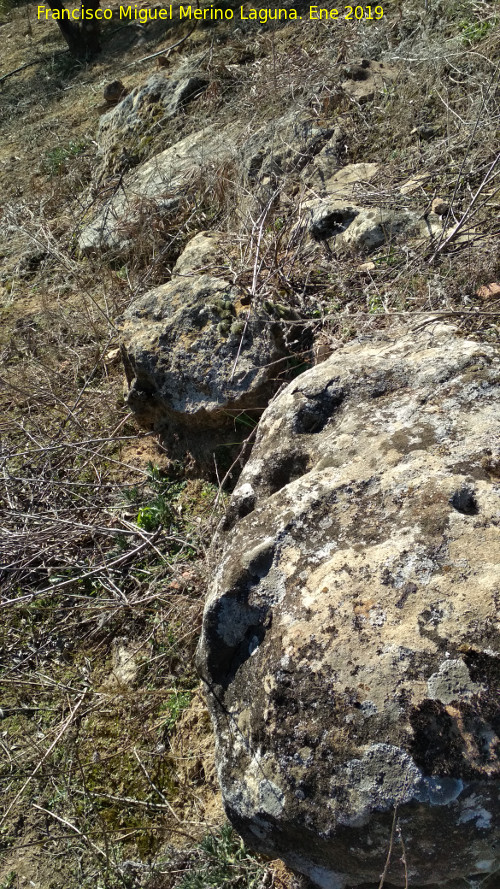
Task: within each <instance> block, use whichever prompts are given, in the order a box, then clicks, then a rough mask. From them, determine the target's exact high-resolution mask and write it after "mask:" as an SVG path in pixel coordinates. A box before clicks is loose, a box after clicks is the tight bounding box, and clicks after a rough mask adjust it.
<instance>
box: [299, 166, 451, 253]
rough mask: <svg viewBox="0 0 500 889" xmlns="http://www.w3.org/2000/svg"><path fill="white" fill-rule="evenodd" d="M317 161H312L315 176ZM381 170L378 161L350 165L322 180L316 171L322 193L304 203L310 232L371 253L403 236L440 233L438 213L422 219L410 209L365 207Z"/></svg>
mask: <svg viewBox="0 0 500 889" xmlns="http://www.w3.org/2000/svg"><path fill="white" fill-rule="evenodd" d="M316 160H317V159H315V161H314V162H313V164H311V168H313V175H314V163H316ZM378 170H379V167H378V164H371V163H366V164H363V163H361V164H348V165H347V166H346V167H342V168H341V169H339V170H337V171H336V172H335V173H334V174H333V175H331V176H329V177H327V178H325V179H324V180H323V181H322V182H320V181H319V180H318V175H319V168H318V170H316V174H315V175H316V181H317V184H319V186H320V188H321V190H322V192H323V196H322V197H321V198H315V199H313V200H310V201H306V202H305V203H304V204H303V210H304V211H305V213H306V218H307V224H308V228H309V232H310V234H311V235H312V237H313V238H314V239H315V240H318V241H319V240H330V238H335V239H336V244H337V246H339V247H342V246H345V247H350V248H354V249H356V250H361V251H364V252H366V253H369V252H370V251H371V250H376V249H377V248H378V247H381V246H382V245H383V244H385V243H386V242H387V241H390V240H393V239H394V238H397V237H399V236H401V235H405V236H406V237H415V238H433V237H435V236H436V235H439V234H441V232H442V225H441V224H440V221H439V219H438V217H437V215H436V214H435V213H430V214H429V215H428V216H427V217H426V218H423V217H422V216H421V214H419V213H415V212H413V211H410V210H407V209H401V210H391V209H389V210H387V209H383V208H380V207H377V206H373V205H372V206H364V202H366V200H367V199H366V197H365V195H367V193H368V195H369V191H370V188H371V189H372V190H373V187H372V186H370V183H371V181H372V180H373V179H374V177H375V176H376V174H377V173H378ZM305 172H307V169H306V171H305ZM320 179H321V176H320Z"/></svg>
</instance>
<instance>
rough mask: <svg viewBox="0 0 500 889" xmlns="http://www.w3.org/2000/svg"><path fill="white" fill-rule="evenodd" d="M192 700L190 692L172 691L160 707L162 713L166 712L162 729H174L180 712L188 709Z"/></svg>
mask: <svg viewBox="0 0 500 889" xmlns="http://www.w3.org/2000/svg"><path fill="white" fill-rule="evenodd" d="M191 699H192V694H191V692H190V691H174V692H173V694H171V695H170V697H169V698H167V700H166V701H165V704H163V705H162V708H161V709H162V710H163V712H166V714H167V715H166V719H165V722H164V727H165V728H166V729H168V730H169V731H172V729H173V728H174V727H175V724H176V722H177V720H178V719H179V716H180V715H181V713H182V711H183V710H185V709H186V708H187V707H189V705H190V703H191Z"/></svg>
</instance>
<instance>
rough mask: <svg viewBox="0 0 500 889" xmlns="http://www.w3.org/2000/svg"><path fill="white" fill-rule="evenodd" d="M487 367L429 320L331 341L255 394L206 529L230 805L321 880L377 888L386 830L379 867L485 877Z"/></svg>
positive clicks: (488, 819)
mask: <svg viewBox="0 0 500 889" xmlns="http://www.w3.org/2000/svg"><path fill="white" fill-rule="evenodd" d="M499 380H500V361H499V357H498V352H497V351H495V349H494V348H493V347H490V346H484V345H482V344H480V343H477V342H472V341H467V340H463V339H460V338H459V337H457V336H456V334H455V332H454V330H453V329H452V328H450V327H448V326H444V325H441V324H439V323H437V322H436V323H433V324H430V325H427V326H424V327H423V328H418V327H416V328H415V329H413V330H411V332H410V333H409V334H408V335H407V336H404V337H402V338H400V339H399V340H397V341H396V342H395V343H393V342H391V341H389V340H388V339H375V340H373V341H368V342H366V341H360V342H356V343H353V344H350V345H348V346H346V347H344V348H343V349H341V350H340V351H339V352H338V353H337V354H335V355H333V356H332V357H331V358H329V359H328V360H326V361H325V362H323V363H322V364H320V365H319V366H317V367H315V368H314V369H312V370H310V371H308V372H306V373H305V374H303V375H302V376H300V377H299V378H298V379H296V380H295V381H294V382H293V383H291V384H290V385H289V386H288V387H287V388H286V389H285V390H284V392H283V393H281V394H280V395H279V396H278V397H277V398H276V399H275V400H274V401H273V402H272V403H271V404H270V406H269V407H268V408H267V410H266V411H265V413H264V414H263V416H262V419H261V421H260V426H259V431H258V434H257V440H256V443H255V446H254V449H253V451H252V455H251V457H250V460H249V462H248V463H247V466H246V467H245V469H244V471H243V474H242V476H241V479H240V482H239V484H238V487H237V489H236V490H235V492H234V495H233V498H232V501H231V504H230V507H229V511H228V514H227V518H226V524H225V528H224V530H223V531H222V532H220V534H219V537H218V540H217V543H216V545H215V547H214V552H215V551H217V552H219V564H218V568H217V571H216V574H215V577H214V580H213V583H212V586H211V589H210V591H209V596H208V600H207V604H206V609H205V615H204V621H203V633H202V639H201V643H200V647H199V651H198V664H199V669H200V673H201V675H202V677H203V679H204V680H205V683H206V688H207V695H208V700H209V704H210V708H211V713H212V717H213V720H214V724H215V729H216V736H217V765H218V773H219V779H220V783H221V788H222V793H223V798H224V802H225V808H226V812H227V814H228V816H229V818H230V819H231V821H232V822H233V824H234V825H235V826H236V828H237V830H238V831H239V832H240V833H241V834H242V836H243V837H244V838H245V840H246V841H247V842H248V843H249V844H250V845H251V846H252V847H254V848H257V849H259V850H261V851H262V852H264V853H265V854H268V855H270V856H272V857H281V858H283V859H284V860H285V862H286V863H287V864H288V865H289V866H290V867H292V868H293V869H295V870H296V871H299V872H301V873H303V874H306V875H307V876H308V877H309V878H310V879H311V880H312V882H313V884H314V885H316V886H319V887H322V889H343V887H346V886H349V887H354V886H361V885H362V886H363V889H369V887H370V889H371V887H374V889H376V887H378V885H379V881H380V875H381V874H382V872H383V871H384V867H385V865H386V861H387V858H388V854H389V848H390V837H391V832H392V831H394V830H395V833H394V848H393V851H392V856H390V862H389V864H388V868H387V873H386V878H385V885H388V886H392V887H395V886H404V885H408V886H410V887H411V889H418V887H424V886H429V887H433V889H438V887H439V889H444V887H446V889H463V887H464V886H472V885H474V886H476V885H478V881H481V885H482V886H487V887H488V889H493V887H494V886H496V885H498V883H497V882H495V880H497V879H498V877H495V876H493V875H494V874H496V873H497V872H498V870H499V869H500V851H499V841H500V833H499V826H500V802H499V800H500V795H499V790H500V781H499V777H500V761H499V760H500V740H499V735H500V707H499V700H498V685H499V678H500V657H499V648H498V643H499V626H498V613H497V609H498V607H499V596H500V590H499V575H498V556H499V550H500V539H499V531H498V476H497V475H495V473H494V471H493V470H492V466H496V465H497V463H498V462H499V460H498V456H497V455H493V454H492V449H493V448H494V447H495V446H496V445H498V441H499V432H500V410H499V406H500V405H499V402H500V394H499V388H498V382H499ZM394 819H396V820H394ZM403 843H404V851H403V852H402V849H403V845H402V844H403ZM468 880H470V882H468Z"/></svg>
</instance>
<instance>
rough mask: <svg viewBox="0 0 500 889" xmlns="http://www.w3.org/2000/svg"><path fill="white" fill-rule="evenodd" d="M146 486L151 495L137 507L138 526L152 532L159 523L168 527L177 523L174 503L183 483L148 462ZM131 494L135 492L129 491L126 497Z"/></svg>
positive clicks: (182, 487)
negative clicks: (173, 479)
mask: <svg viewBox="0 0 500 889" xmlns="http://www.w3.org/2000/svg"><path fill="white" fill-rule="evenodd" d="M147 487H148V489H149V490H150V491H151V494H152V497H151V499H149V500H148V502H147V503H145V504H143V505H142V506H141V507H140V508H139V511H138V513H137V519H136V521H137V524H138V525H139V528H142V529H143V530H144V531H148V532H152V531H156V530H157V528H159V527H160V525H162V526H164V527H168V528H172V527H175V526H176V525H179V521H180V519H179V515H178V514H177V513H176V510H175V505H176V502H177V500H178V498H179V496H180V494H181V493H182V491H183V489H184V487H185V483H184V482H179V481H172V479H170V478H169V477H168V476H165V475H163V474H162V472H161V471H160V470H159V469H158V467H157V466H154V465H153V464H152V463H148V483H147ZM131 494H133V496H135V492H132V491H129V492H128V494H127V495H126V496H127V499H129V500H130V498H131ZM132 502H133V501H132Z"/></svg>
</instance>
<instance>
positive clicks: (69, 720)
mask: <svg viewBox="0 0 500 889" xmlns="http://www.w3.org/2000/svg"><path fill="white" fill-rule="evenodd" d="M85 695H86V692H84V693H83V695H81V697H80V698H79V700H78V701H77V702H76V704H75V707H74V709H73V710H72V711H71V713H70V714H69V716H68V717H67V719H65V721H64V723H63V726H62V728H61V730H60V731H59V732H58V733H57V735H56V737H55V738H54V740H53V741H52V744H51V745H50V747H49V748H48V750H46V751H45V753H44V754H43V756H42V758H41V759H40V760H39V761H38V764H37V765H36V766H35V768H34V769H33V771H32V773H31V775H30V776H29V777H28V778H26V781H25V782H24V784H23V786H22V787H21V789H20V790H19V791H18V792H17V793H16V795H15V797H14V799H13V800H12V802H11V804H10V805H9V806H8V807H7V809H6V811H5V812H4V814H3V815H2V818H1V819H0V826H1V825H2V824H3V823H4V821H5V819H6V818H7V815H8V814H9V812H10V811H11V809H12V808H13V807H14V806H15V804H16V803H17V801H18V800H19V799H20V798H21V796H22V795H23V793H24V791H25V790H26V788H27V786H28V784H29V783H30V781H31V780H32V779H33V778H34V777H35V775H36V774H37V772H38V770H39V769H40V768H41V766H42V765H43V763H44V762H45V760H46V759H47V757H48V756H49V755H50V753H52V751H53V749H54V747H55V746H56V744H57V742H58V741H60V739H61V738H62V736H63V735H64V733H65V732H66V730H67V729H68V728H69V726H70V725H71V723H72V722H73V719H74V716H75V713H76V711H77V710H78V709H79V708H80V706H81V704H82V703H83V699H84V698H85Z"/></svg>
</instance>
